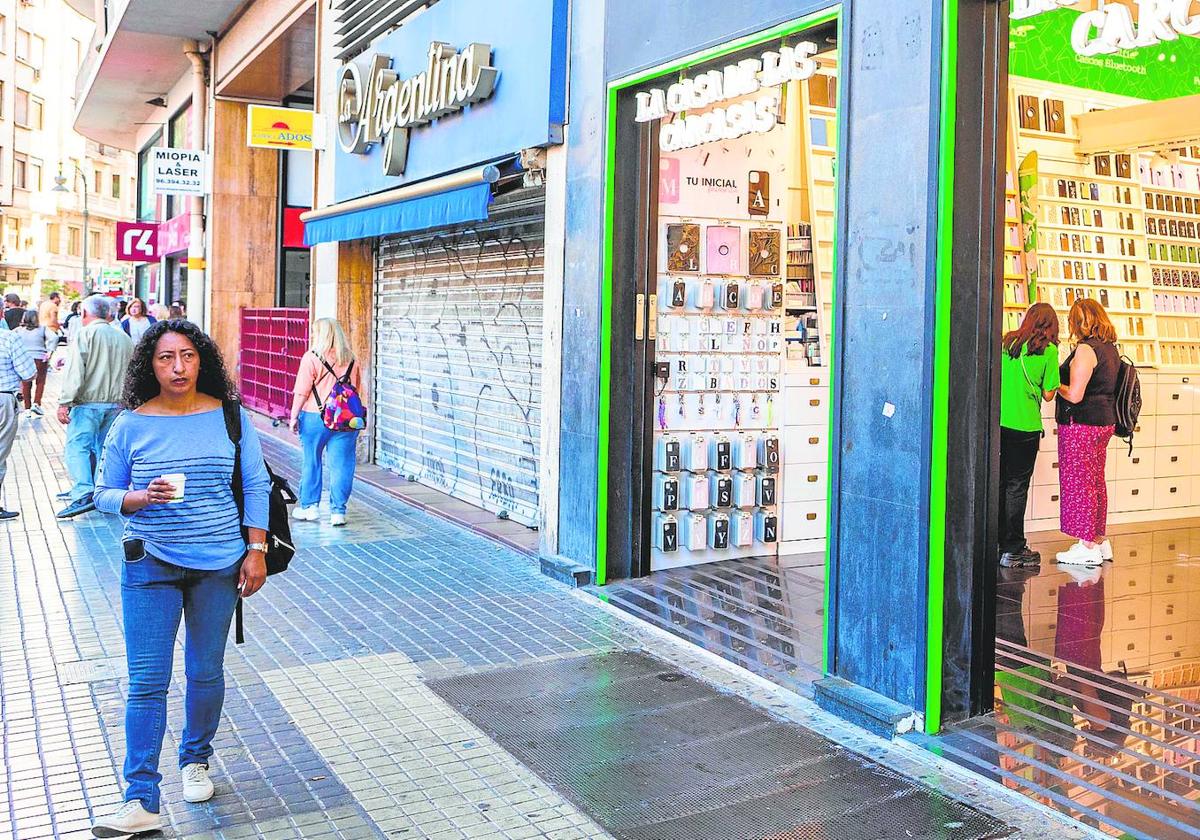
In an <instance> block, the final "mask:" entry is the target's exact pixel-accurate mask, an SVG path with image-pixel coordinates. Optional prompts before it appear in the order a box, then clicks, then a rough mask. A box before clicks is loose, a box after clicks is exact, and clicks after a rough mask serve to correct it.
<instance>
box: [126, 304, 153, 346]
mask: <svg viewBox="0 0 1200 840" xmlns="http://www.w3.org/2000/svg"><path fill="white" fill-rule="evenodd" d="M156 323H158V319H157V318H155V317H154V316H153V315H147V314H146V304H144V303H142V299H141V298H134V299H133V300H131V301H129V308H128V309H127V310H126V315H125V317H124V318H122V319H121V329H123V330H125V334H126V335H127V336H129V337H130V338H131V339H133V343H134V344H137V343H138V342H139V341H141V340H142V336H144V335H145V334H146V332H147V331H148V330H149V329H150V328H151V327H152V326H154V325H155V324H156Z"/></svg>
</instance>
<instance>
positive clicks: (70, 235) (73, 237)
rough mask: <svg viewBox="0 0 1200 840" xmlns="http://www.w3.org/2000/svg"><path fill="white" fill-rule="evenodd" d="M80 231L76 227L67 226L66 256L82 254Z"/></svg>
mask: <svg viewBox="0 0 1200 840" xmlns="http://www.w3.org/2000/svg"><path fill="white" fill-rule="evenodd" d="M82 235H83V234H82V231H80V230H79V228H77V227H69V228H67V256H68V257H78V256H80V255H82V254H83V247H82V242H83V239H82Z"/></svg>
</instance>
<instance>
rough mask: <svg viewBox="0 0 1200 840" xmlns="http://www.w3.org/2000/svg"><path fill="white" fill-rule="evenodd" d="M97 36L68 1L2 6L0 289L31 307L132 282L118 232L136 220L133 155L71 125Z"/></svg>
mask: <svg viewBox="0 0 1200 840" xmlns="http://www.w3.org/2000/svg"><path fill="white" fill-rule="evenodd" d="M91 30H92V22H91V20H90V19H89V17H88V16H87V15H84V14H81V13H80V12H79V11H78V10H77V9H76V8H75V5H74V4H71V3H68V2H65V1H64V0H46V2H42V3H25V2H20V1H19V0H7V2H4V3H0V212H2V213H3V236H2V240H0V249H2V250H0V272H3V274H2V276H0V286H3V288H4V289H5V290H6V291H13V292H16V293H17V294H20V295H22V296H23V297H24V298H26V299H27V300H29V301H30V302H34V301H37V300H40V299H42V298H43V297H45V295H47V294H49V292H50V291H53V290H59V291H63V292H67V293H68V294H70V293H72V292H73V293H74V294H82V293H84V292H85V291H86V290H90V289H93V288H101V289H102V290H103V291H110V290H111V291H114V292H117V293H119V292H121V291H123V290H124V289H125V285H126V282H125V281H126V280H127V272H125V271H123V270H122V268H121V265H120V264H119V263H118V262H117V261H116V249H115V242H116V234H115V225H116V222H117V221H119V220H124V219H129V218H131V216H132V212H131V208H132V206H133V191H134V183H135V182H134V172H133V157H132V155H130V154H129V153H128V152H125V151H122V150H121V149H118V148H117V147H115V146H107V145H103V144H99V143H96V142H94V141H90V140H88V139H87V138H85V137H84V136H82V135H80V134H78V133H77V132H76V131H75V130H74V127H73V125H72V121H71V113H72V110H73V106H72V103H73V101H74V98H75V75H74V68H76V67H78V66H79V62H80V61H81V60H82V59H83V57H84V54H85V49H86V44H87V43H88V40H89V39H90V37H91ZM60 179H61V182H60ZM60 184H61V186H60ZM56 187H57V189H56ZM85 211H86V216H85Z"/></svg>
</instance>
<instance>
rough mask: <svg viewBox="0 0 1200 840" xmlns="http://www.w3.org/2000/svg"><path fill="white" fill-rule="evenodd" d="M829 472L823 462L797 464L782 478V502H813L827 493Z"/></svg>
mask: <svg viewBox="0 0 1200 840" xmlns="http://www.w3.org/2000/svg"><path fill="white" fill-rule="evenodd" d="M828 476H829V473H828V471H827V470H826V468H825V465H824V464H799V465H797V466H795V467H793V468H792V469H790V470H788V471H787V476H786V477H785V478H784V480H783V502H784V504H787V503H788V502H815V501H820V500H822V499H824V498H825V497H826V495H827V492H826V491H827V490H828V487H827V484H828V481H829V477H828Z"/></svg>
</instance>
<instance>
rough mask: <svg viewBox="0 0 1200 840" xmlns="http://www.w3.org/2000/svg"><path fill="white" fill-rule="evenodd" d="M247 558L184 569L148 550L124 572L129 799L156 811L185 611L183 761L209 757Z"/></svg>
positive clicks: (202, 760)
mask: <svg viewBox="0 0 1200 840" xmlns="http://www.w3.org/2000/svg"><path fill="white" fill-rule="evenodd" d="M241 565H242V561H241V559H238V560H237V561H236V562H235V563H233V564H231V565H229V566H227V567H226V568H224V569H218V570H216V571H202V570H199V569H185V568H182V567H181V566H173V565H171V564H170V563H164V562H163V561H162V560H159V559H157V558H155V557H152V556H150V555H149V554H147V555H145V556H143V557H142V558H141V559H140V560H134V561H132V562H130V561H128V560H127V561H126V562H125V564H124V568H123V570H122V572H121V606H122V613H123V615H124V619H125V658H126V662H127V664H128V666H129V699H128V702H127V703H126V706H125V782H126V784H127V785H128V787H127V788H126V790H125V799H126V801H128V800H131V799H140V800H141V801H142V805H143V806H144V807H145V808H146V810H147V811H152V812H154V813H158V810H159V789H158V786H159V783H160V782H161V781H162V774H160V773H159V772H158V755H159V752H160V751H161V750H162V739H163V733H164V732H165V731H166V727H167V687H168V686H170V684H171V660H172V658H173V655H174V652H175V636H176V634H177V633H178V632H179V618H180V616H181V615H182V616H183V622H184V627H185V630H186V635H185V636H184V646H183V661H184V674H185V675H186V676H187V688H186V690H185V692H184V704H183V706H184V726H183V739H182V740H181V741H180V743H179V766H180V767H183V766H185V765H188V764H207V763H208V758H209V756H211V755H212V753H213V749H212V739H213V736H214V735H215V734H216V732H217V724H218V723H219V722H220V720H221V706H222V704H223V703H224V702H225V641H226V638H227V637H228V635H229V622H230V620H231V619H232V617H233V610H234V607H236V606H237V600H238V590H237V581H238V571H239V570H240V569H241Z"/></svg>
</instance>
